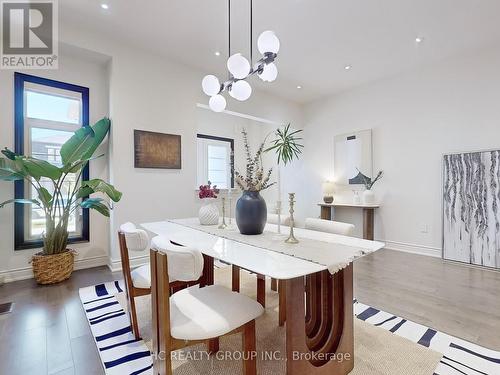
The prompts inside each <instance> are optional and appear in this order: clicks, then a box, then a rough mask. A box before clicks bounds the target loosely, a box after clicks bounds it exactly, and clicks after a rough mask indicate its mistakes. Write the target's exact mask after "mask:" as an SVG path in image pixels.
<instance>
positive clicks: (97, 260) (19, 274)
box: [0, 255, 108, 283]
mask: <svg viewBox="0 0 500 375" xmlns="http://www.w3.org/2000/svg"><path fill="white" fill-rule="evenodd" d="M107 264H108V256H107V255H99V256H94V257H88V258H83V259H75V266H74V269H75V270H82V269H85V268H94V267H100V266H105V265H107ZM31 278H33V269H32V268H31V266H28V267H23V268H16V269H12V270H7V271H0V279H3V281H4V282H5V283H11V282H13V281H18V280H25V279H31Z"/></svg>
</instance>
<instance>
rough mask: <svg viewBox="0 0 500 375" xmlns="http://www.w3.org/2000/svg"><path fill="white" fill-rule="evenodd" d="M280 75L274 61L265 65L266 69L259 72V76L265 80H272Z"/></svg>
mask: <svg viewBox="0 0 500 375" xmlns="http://www.w3.org/2000/svg"><path fill="white" fill-rule="evenodd" d="M276 77H278V68H277V67H276V65H275V64H274V63H271V64H267V65H264V70H263V71H262V73H260V74H259V78H260V79H261V80H263V81H264V82H272V81H274V80H275V79H276Z"/></svg>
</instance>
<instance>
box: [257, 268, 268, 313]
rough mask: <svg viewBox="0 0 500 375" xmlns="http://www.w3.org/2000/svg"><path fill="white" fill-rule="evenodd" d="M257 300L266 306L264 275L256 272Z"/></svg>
mask: <svg viewBox="0 0 500 375" xmlns="http://www.w3.org/2000/svg"><path fill="white" fill-rule="evenodd" d="M257 302H259V303H260V304H261V305H262V307H266V277H265V276H264V275H260V274H257Z"/></svg>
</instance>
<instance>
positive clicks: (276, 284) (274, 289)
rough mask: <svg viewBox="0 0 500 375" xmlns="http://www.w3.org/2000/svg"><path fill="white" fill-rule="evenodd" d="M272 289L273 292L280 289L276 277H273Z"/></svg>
mask: <svg viewBox="0 0 500 375" xmlns="http://www.w3.org/2000/svg"><path fill="white" fill-rule="evenodd" d="M271 290H272V291H273V292H277V291H278V280H276V279H274V278H271Z"/></svg>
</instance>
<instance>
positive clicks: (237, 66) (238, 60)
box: [227, 53, 250, 79]
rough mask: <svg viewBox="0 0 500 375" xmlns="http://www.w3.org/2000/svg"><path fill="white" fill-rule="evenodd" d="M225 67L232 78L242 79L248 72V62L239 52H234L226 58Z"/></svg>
mask: <svg viewBox="0 0 500 375" xmlns="http://www.w3.org/2000/svg"><path fill="white" fill-rule="evenodd" d="M227 69H228V70H229V72H231V74H232V75H233V76H234V78H236V79H243V78H245V77H246V76H247V75H248V73H250V63H249V62H248V60H247V59H246V58H244V57H243V56H242V55H241V53H235V54H234V55H232V56H231V57H230V58H229V59H227Z"/></svg>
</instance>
